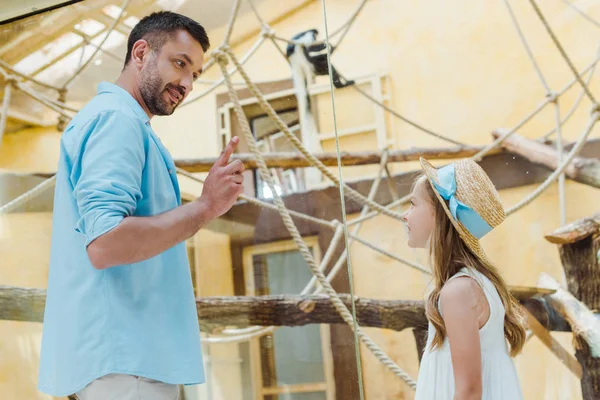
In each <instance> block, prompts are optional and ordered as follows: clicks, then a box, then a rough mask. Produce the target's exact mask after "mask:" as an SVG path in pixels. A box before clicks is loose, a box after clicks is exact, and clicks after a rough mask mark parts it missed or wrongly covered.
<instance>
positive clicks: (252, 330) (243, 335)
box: [208, 224, 343, 343]
mask: <svg viewBox="0 0 600 400" xmlns="http://www.w3.org/2000/svg"><path fill="white" fill-rule="evenodd" d="M342 233H343V229H342V225H340V224H338V226H337V228H336V230H335V233H334V235H333V238H332V239H331V242H330V243H329V248H328V249H327V252H326V253H325V256H324V257H323V260H322V261H321V264H320V265H319V270H320V271H323V270H324V269H325V267H326V266H327V265H328V264H329V262H330V261H331V257H333V253H334V252H335V248H336V247H337V244H338V242H339V240H340V237H341V236H342ZM327 280H328V281H329V282H331V279H329V276H328V277H327ZM315 282H316V277H315V276H314V275H313V276H312V278H311V280H310V281H309V282H308V284H307V285H306V286H305V287H304V289H302V291H301V292H300V295H306V294H308V293H310V292H311V291H312V290H313V287H314V285H315ZM275 330H277V327H274V326H269V327H267V328H264V327H262V326H251V327H247V328H242V329H227V330H224V331H223V333H224V334H226V335H228V336H229V337H227V336H225V337H223V336H221V337H212V338H209V339H210V340H209V341H208V343H232V342H237V341H240V340H249V339H253V338H255V337H259V336H263V335H265V334H267V333H272V332H274V331H275ZM230 335H233V336H230ZM223 339H225V340H223Z"/></svg>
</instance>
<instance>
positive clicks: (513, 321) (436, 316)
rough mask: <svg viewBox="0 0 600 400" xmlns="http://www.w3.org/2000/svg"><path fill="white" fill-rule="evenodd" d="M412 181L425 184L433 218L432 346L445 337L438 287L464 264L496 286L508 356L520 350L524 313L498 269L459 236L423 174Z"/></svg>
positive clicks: (429, 303) (429, 307)
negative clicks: (433, 328) (503, 310)
mask: <svg viewBox="0 0 600 400" xmlns="http://www.w3.org/2000/svg"><path fill="white" fill-rule="evenodd" d="M416 184H421V185H422V187H423V188H425V193H427V197H428V200H429V201H430V203H431V204H432V205H433V208H434V218H435V227H434V229H433V232H432V234H431V243H430V247H429V252H430V257H431V264H432V272H433V281H434V285H435V287H434V289H433V291H432V292H431V294H430V295H429V299H428V300H427V306H426V315H427V319H429V321H430V322H431V323H432V324H433V326H434V327H435V336H434V339H433V343H432V348H433V349H435V348H439V347H440V346H442V344H443V342H444V338H445V337H446V327H445V325H444V320H443V318H442V315H441V314H440V311H439V310H438V300H439V298H440V292H441V290H442V287H444V284H445V283H446V282H447V281H448V279H450V277H452V276H453V275H454V274H456V273H457V272H458V271H459V270H460V269H461V268H463V267H467V268H472V269H474V270H477V271H479V272H480V273H482V274H483V275H484V276H486V277H487V278H488V279H489V280H490V281H491V282H492V283H493V284H494V286H495V287H496V290H497V291H498V294H499V295H500V299H502V303H503V305H504V309H505V316H504V336H505V337H506V339H507V340H508V343H509V344H510V355H511V357H514V356H516V355H517V354H519V353H520V352H521V350H522V348H523V345H524V344H525V336H526V332H525V316H524V314H523V312H522V310H521V307H520V305H519V303H518V302H517V301H516V300H515V298H514V297H513V296H512V295H511V294H510V292H509V290H508V286H507V285H506V282H505V281H504V279H503V278H502V275H501V274H500V272H499V271H498V269H496V267H494V266H493V265H491V264H490V263H489V262H488V261H486V260H482V259H481V258H479V257H477V256H476V255H475V254H474V253H473V252H472V251H471V250H470V249H469V247H468V246H467V245H466V244H465V242H464V241H463V240H462V239H461V238H460V236H459V234H458V231H457V230H456V228H454V225H452V222H451V221H450V219H448V216H447V215H446V213H445V212H444V209H443V207H442V205H441V203H440V202H439V201H438V199H437V197H436V196H435V194H434V193H433V189H432V188H431V185H430V184H429V182H427V179H426V178H425V176H421V177H420V178H419V179H417V181H416V182H415V185H416Z"/></svg>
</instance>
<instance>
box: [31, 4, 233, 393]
mask: <svg viewBox="0 0 600 400" xmlns="http://www.w3.org/2000/svg"><path fill="white" fill-rule="evenodd" d="M209 45H210V44H209V39H208V37H207V35H206V32H205V30H204V28H202V26H200V25H199V24H198V23H197V22H195V21H193V20H191V19H189V18H187V17H185V16H182V15H179V14H176V13H172V12H160V13H154V14H152V15H149V16H147V17H146V18H144V19H142V20H141V21H140V22H139V23H138V24H137V25H136V27H135V28H134V29H133V30H132V32H131V34H130V36H129V39H128V42H127V56H126V59H125V66H124V69H123V71H122V73H121V75H120V76H119V78H118V79H117V81H116V84H112V83H108V82H104V83H102V84H100V85H99V87H98V93H97V95H96V96H95V97H94V98H93V99H92V100H91V101H90V102H89V103H88V104H87V105H86V106H85V107H84V108H83V109H82V110H81V111H80V112H79V113H78V114H77V115H76V116H75V118H73V120H72V121H71V123H70V124H69V126H68V127H67V128H66V130H65V132H64V133H63V136H62V139H61V148H60V160H59V165H58V172H57V180H56V189H55V199H54V215H53V225H52V247H51V255H50V273H49V277H48V292H47V300H46V312H45V318H44V332H43V338H42V353H41V360H40V371H39V382H38V387H39V389H40V390H41V391H42V392H46V393H49V394H51V395H54V396H66V395H70V394H73V393H77V396H78V397H79V398H80V399H83V400H96V399H98V400H99V399H102V400H107V399H120V400H129V399H149V400H153V399H169V400H170V399H177V398H178V397H179V394H178V393H179V387H178V385H181V384H187V385H190V384H199V383H203V382H204V369H203V363H202V353H201V347H200V333H199V326H198V319H197V314H196V307H195V301H194V295H193V288H192V283H191V277H190V269H189V264H188V258H187V253H186V247H185V242H184V241H185V240H186V239H188V238H189V237H191V236H192V235H194V234H195V233H196V232H197V231H198V230H199V229H200V228H201V227H202V226H204V225H205V224H206V223H208V222H209V221H211V220H212V219H214V218H217V217H218V216H220V215H222V214H223V213H225V212H227V210H229V209H230V208H231V206H232V205H233V203H234V202H235V200H236V198H237V197H238V196H239V195H240V194H241V193H242V191H243V186H242V184H243V178H242V172H243V164H242V163H241V162H239V160H238V161H235V162H232V163H229V157H230V156H231V154H232V153H233V151H234V149H235V147H236V145H237V143H238V139H237V138H234V139H233V140H232V141H231V142H230V143H229V144H228V145H227V147H226V149H225V150H224V151H223V152H222V153H221V156H220V157H219V159H218V161H217V162H216V163H215V165H214V166H213V168H212V169H211V171H210V173H209V175H208V177H207V178H206V183H205V185H204V188H203V190H202V195H201V196H200V198H198V199H196V200H194V201H192V202H190V203H188V204H186V205H183V206H182V205H181V199H180V193H179V187H178V184H177V176H176V172H175V165H174V163H173V159H172V158H171V156H170V154H169V152H168V151H167V149H166V148H165V147H164V146H163V145H162V143H161V141H160V139H159V138H158V137H157V136H156V134H155V133H154V132H153V131H152V129H151V127H150V123H149V122H150V119H151V118H152V117H153V116H154V115H171V114H172V113H173V111H174V110H175V108H177V106H178V105H179V104H181V102H182V101H183V100H184V99H185V97H186V96H187V95H188V94H189V93H190V91H191V90H192V85H193V81H194V79H195V78H196V77H197V76H198V75H199V74H200V73H201V71H202V63H203V61H204V52H205V51H206V50H207V49H208V48H209Z"/></svg>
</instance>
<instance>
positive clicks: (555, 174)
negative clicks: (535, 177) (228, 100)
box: [506, 109, 599, 216]
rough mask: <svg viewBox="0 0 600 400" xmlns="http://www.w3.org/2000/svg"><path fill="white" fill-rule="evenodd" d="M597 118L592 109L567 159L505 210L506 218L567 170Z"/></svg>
mask: <svg viewBox="0 0 600 400" xmlns="http://www.w3.org/2000/svg"><path fill="white" fill-rule="evenodd" d="M598 117H599V111H598V110H597V109H594V111H593V113H592V116H591V118H590V122H589V123H588V125H587V127H586V128H585V130H584V131H583V132H582V134H581V136H580V137H579V139H578V140H577V143H576V144H575V146H574V147H573V148H572V149H571V151H570V152H569V155H568V156H567V158H566V159H565V160H564V161H563V162H562V164H560V166H559V167H558V168H557V169H556V170H555V171H554V172H553V173H552V174H551V175H550V176H549V177H548V178H547V179H546V181H544V183H542V184H541V185H540V186H539V187H538V188H537V189H536V190H535V191H533V192H532V193H530V194H529V195H528V196H527V197H525V198H524V199H523V200H521V201H520V202H519V203H517V204H516V205H514V206H513V207H511V208H510V209H508V210H506V216H509V215H511V214H514V213H515V212H517V211H519V210H520V209H521V208H523V207H525V206H527V205H528V204H529V203H531V202H532V201H533V200H535V199H536V198H537V197H538V196H539V195H541V194H542V193H543V192H544V190H546V189H547V188H548V187H549V186H550V184H552V182H554V180H555V179H556V178H557V177H558V176H559V175H560V174H561V173H562V172H563V171H564V170H565V169H566V168H567V166H568V165H569V164H570V163H571V161H572V160H573V158H575V156H577V154H578V153H579V151H580V150H581V149H582V148H583V146H584V145H585V141H586V139H587V137H588V136H589V135H590V133H591V132H592V128H593V127H594V125H595V124H596V121H598Z"/></svg>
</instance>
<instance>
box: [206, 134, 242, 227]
mask: <svg viewBox="0 0 600 400" xmlns="http://www.w3.org/2000/svg"><path fill="white" fill-rule="evenodd" d="M239 142H240V140H239V138H238V137H233V138H232V139H231V141H230V142H229V143H228V144H227V146H225V149H223V151H222V152H221V155H220V156H219V158H217V161H216V162H215V164H214V165H213V166H212V168H211V169H210V171H209V173H208V176H207V177H206V180H205V181H204V187H203V188H202V195H201V196H200V199H199V200H200V201H202V202H203V203H204V204H205V206H206V207H207V209H208V210H209V213H210V214H211V216H212V218H217V217H220V216H221V215H223V214H225V213H226V212H227V211H229V209H230V208H231V207H232V206H233V204H234V203H235V201H236V200H237V198H238V197H239V196H240V195H241V194H242V193H243V192H244V185H243V183H244V176H243V175H242V172H244V164H243V163H242V162H241V161H240V160H235V161H233V162H232V163H229V158H230V157H231V155H232V154H233V151H234V150H235V148H236V147H237V145H238V143H239Z"/></svg>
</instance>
